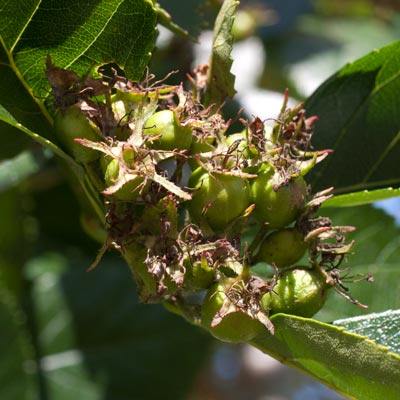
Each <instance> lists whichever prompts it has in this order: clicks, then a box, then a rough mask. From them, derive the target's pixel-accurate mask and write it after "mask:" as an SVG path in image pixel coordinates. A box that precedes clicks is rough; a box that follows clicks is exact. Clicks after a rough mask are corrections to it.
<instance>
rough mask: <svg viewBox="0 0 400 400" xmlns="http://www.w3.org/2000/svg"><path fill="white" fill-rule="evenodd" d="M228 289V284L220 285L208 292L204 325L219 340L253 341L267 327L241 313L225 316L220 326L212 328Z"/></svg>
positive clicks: (205, 301) (205, 300) (203, 311)
mask: <svg viewBox="0 0 400 400" xmlns="http://www.w3.org/2000/svg"><path fill="white" fill-rule="evenodd" d="M226 289H227V286H226V284H221V283H218V284H215V285H213V286H211V288H210V289H209V290H208V292H207V295H206V297H205V299H204V302H203V306H202V310H201V315H202V325H203V326H204V327H205V328H206V329H208V330H209V331H210V332H211V334H212V335H213V336H215V337H216V338H217V339H220V340H223V341H225V342H246V341H248V340H251V339H253V338H254V337H255V336H257V335H258V334H259V333H261V332H262V331H263V330H264V329H265V327H264V325H262V324H261V322H259V321H257V320H255V319H252V318H251V317H250V316H249V315H247V314H246V313H244V312H241V311H235V312H232V313H229V314H227V315H225V316H224V317H223V318H222V321H221V322H220V323H219V324H218V325H216V326H212V322H213V318H214V316H215V315H216V314H217V313H218V312H219V311H220V310H221V307H222V305H223V304H224V302H225V300H226V298H227V296H226V294H225V290H226ZM224 307H225V306H224Z"/></svg>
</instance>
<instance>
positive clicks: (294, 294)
mask: <svg viewBox="0 0 400 400" xmlns="http://www.w3.org/2000/svg"><path fill="white" fill-rule="evenodd" d="M328 288H329V286H328V285H327V283H326V277H325V276H324V275H322V273H320V272H319V271H313V270H312V271H311V270H305V269H295V270H292V271H288V272H286V273H284V274H283V275H282V276H281V277H280V278H279V280H278V283H277V284H276V286H275V287H274V290H273V291H272V292H271V293H267V294H265V295H264V296H263V297H262V299H261V305H262V307H263V308H264V310H266V311H269V313H270V315H272V314H276V313H285V314H293V315H298V316H301V317H312V316H313V315H314V314H316V313H317V312H318V311H319V310H320V309H321V308H322V306H323V305H324V303H325V300H326V293H327V290H328Z"/></svg>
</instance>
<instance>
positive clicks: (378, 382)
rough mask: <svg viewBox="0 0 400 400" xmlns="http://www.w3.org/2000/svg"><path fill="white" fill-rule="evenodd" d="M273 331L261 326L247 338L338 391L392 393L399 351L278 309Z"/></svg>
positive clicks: (399, 378)
mask: <svg viewBox="0 0 400 400" xmlns="http://www.w3.org/2000/svg"><path fill="white" fill-rule="evenodd" d="M271 321H272V322H273V324H274V325H275V335H274V336H272V335H270V334H269V333H268V331H267V330H266V331H265V332H264V333H263V334H261V335H259V336H257V337H256V338H255V339H253V340H252V341H251V344H252V345H254V346H255V347H257V348H259V349H260V350H261V351H263V352H265V353H267V354H270V355H272V356H273V357H275V358H277V359H278V360H280V361H282V362H284V363H285V364H288V365H291V366H293V367H295V368H299V369H301V370H303V371H305V372H307V373H308V374H310V375H311V376H313V377H315V378H316V379H318V380H319V381H321V382H322V383H324V384H326V385H327V386H329V387H331V388H333V389H335V390H337V391H338V392H340V393H342V394H344V395H346V396H348V397H350V398H354V399H358V400H364V399H365V400H367V399H368V400H370V399H377V400H378V399H393V400H394V399H396V398H397V397H398V393H399V391H400V356H398V355H397V354H394V353H390V352H388V350H387V349H386V348H384V347H382V346H379V345H377V344H375V343H374V342H372V341H371V340H368V339H366V338H365V337H363V336H359V335H356V334H353V333H349V332H346V331H345V330H344V329H343V328H339V327H335V326H332V325H328V324H324V323H321V322H318V321H315V320H312V319H307V318H300V317H294V316H288V315H285V314H277V315H275V316H273V317H272V318H271Z"/></svg>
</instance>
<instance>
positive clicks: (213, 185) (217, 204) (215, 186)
mask: <svg viewBox="0 0 400 400" xmlns="http://www.w3.org/2000/svg"><path fill="white" fill-rule="evenodd" d="M188 186H189V187H191V188H194V189H196V190H195V191H194V192H193V195H192V200H191V201H190V202H189V206H188V207H189V213H190V216H191V217H192V219H193V220H194V221H195V222H201V221H202V220H205V221H206V222H207V223H208V225H209V226H210V227H211V228H212V229H213V230H214V231H216V232H218V231H223V230H224V229H225V228H226V226H227V225H228V224H229V223H230V222H232V221H233V220H234V219H235V218H237V217H239V216H240V215H241V214H242V213H243V211H244V210H245V209H246V208H247V207H248V206H249V202H250V190H249V185H248V183H247V181H246V180H245V179H243V178H241V177H240V176H232V175H226V174H223V173H216V172H213V173H211V174H209V173H208V172H207V171H205V170H204V169H202V168H201V167H199V168H197V169H196V170H195V171H194V172H193V173H192V175H191V177H190V179H189V183H188Z"/></svg>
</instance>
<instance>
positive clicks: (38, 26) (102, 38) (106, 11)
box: [0, 0, 157, 96]
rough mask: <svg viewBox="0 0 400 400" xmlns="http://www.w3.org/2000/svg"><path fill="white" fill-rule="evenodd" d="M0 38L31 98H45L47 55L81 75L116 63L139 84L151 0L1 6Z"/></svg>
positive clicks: (148, 46) (152, 29) (151, 38)
mask: <svg viewBox="0 0 400 400" xmlns="http://www.w3.org/2000/svg"><path fill="white" fill-rule="evenodd" d="M0 15H1V16H0V35H1V37H2V44H3V47H4V49H5V51H6V52H7V56H8V58H9V63H10V67H11V68H12V69H13V70H15V71H16V72H17V73H18V74H19V75H20V77H23V79H24V80H25V82H26V85H27V87H28V88H30V89H31V90H32V92H33V93H34V94H35V95H36V96H44V95H46V90H47V88H48V84H47V82H46V79H45V76H44V71H43V70H44V66H45V60H46V57H47V55H48V54H50V55H51V57H52V60H53V62H54V63H55V64H56V65H57V66H59V67H63V68H70V69H73V70H75V71H76V72H78V74H82V73H84V72H86V71H87V70H88V69H89V68H90V67H97V66H99V65H101V64H105V63H109V62H115V63H117V64H118V65H119V66H121V67H122V68H124V69H125V71H126V73H127V75H128V77H129V78H131V79H139V78H140V77H141V75H142V73H143V71H144V68H145V67H146V65H147V63H148V61H149V59H150V56H151V51H152V50H153V47H154V42H155V39H156V35H157V31H156V23H157V15H156V12H155V9H154V7H153V3H152V1H150V0H117V1H112V2H110V1H107V0H99V1H95V2H82V1H79V0H72V1H69V2H68V7H65V6H63V5H62V4H61V3H52V2H41V1H37V0H36V1H34V0H30V1H26V2H25V3H24V7H21V5H20V4H19V3H17V2H6V4H5V6H4V7H3V9H2V12H1V14H0Z"/></svg>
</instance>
